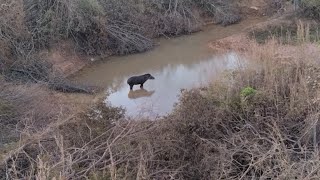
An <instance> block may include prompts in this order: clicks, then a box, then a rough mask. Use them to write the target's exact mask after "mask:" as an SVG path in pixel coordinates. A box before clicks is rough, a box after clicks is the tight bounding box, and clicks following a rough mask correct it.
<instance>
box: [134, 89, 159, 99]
mask: <svg viewBox="0 0 320 180" xmlns="http://www.w3.org/2000/svg"><path fill="white" fill-rule="evenodd" d="M154 92H155V91H154V90H153V91H148V90H146V89H143V88H141V89H137V90H130V91H129V93H128V98H129V99H138V98H142V97H150V96H152V94H153V93H154Z"/></svg>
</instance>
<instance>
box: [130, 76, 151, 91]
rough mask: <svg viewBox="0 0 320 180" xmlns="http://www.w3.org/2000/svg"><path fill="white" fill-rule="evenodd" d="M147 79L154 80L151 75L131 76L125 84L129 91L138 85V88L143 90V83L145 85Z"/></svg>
mask: <svg viewBox="0 0 320 180" xmlns="http://www.w3.org/2000/svg"><path fill="white" fill-rule="evenodd" d="M148 79H154V77H153V76H152V75H151V74H144V75H140V76H132V77H130V78H129V79H128V80H127V83H128V84H129V86H130V90H132V88H133V86H134V85H139V84H140V88H143V83H145V82H146V81H147V80H148Z"/></svg>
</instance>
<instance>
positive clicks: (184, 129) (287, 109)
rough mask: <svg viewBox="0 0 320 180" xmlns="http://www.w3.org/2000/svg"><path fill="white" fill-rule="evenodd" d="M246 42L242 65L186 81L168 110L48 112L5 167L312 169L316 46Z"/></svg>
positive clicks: (131, 173) (46, 171)
mask: <svg viewBox="0 0 320 180" xmlns="http://www.w3.org/2000/svg"><path fill="white" fill-rule="evenodd" d="M251 47H252V48H250V49H252V51H248V52H247V53H245V54H244V55H245V58H246V59H247V60H248V61H247V62H246V63H244V64H243V66H241V68H239V69H236V70H234V71H231V72H228V73H226V74H225V75H226V76H225V77H224V78H223V79H221V80H220V81H216V82H214V83H213V84H212V85H211V86H209V87H207V88H203V89H202V90H199V89H193V90H190V91H184V92H183V94H182V95H181V98H180V102H179V104H178V105H177V106H176V108H175V110H174V112H173V113H172V114H170V115H169V116H167V117H164V118H163V119H160V120H158V121H149V120H135V121H133V120H127V119H125V118H124V116H123V110H122V109H119V108H111V107H109V106H107V105H105V104H103V103H102V104H97V105H95V106H93V107H92V108H91V110H89V111H85V112H83V113H81V115H80V116H72V119H70V117H69V119H68V118H67V119H68V122H66V121H63V119H59V121H55V122H54V123H53V124H51V125H50V126H48V129H46V130H47V131H45V132H46V133H44V134H43V133H42V136H41V138H39V136H37V137H38V138H39V139H37V140H36V141H28V143H21V144H23V146H21V147H20V148H19V149H18V150H16V151H13V152H12V153H10V154H8V155H7V156H6V157H7V158H6V161H5V162H4V164H5V167H6V168H5V169H4V171H3V174H4V175H5V176H7V177H10V178H22V177H37V178H42V179H46V178H53V177H56V178H60V179H63V178H67V179H76V178H92V179H99V178H107V179H170V178H172V179H257V178H262V179H268V178H271V179H274V178H278V179H288V178H289V179H315V178H319V173H320V172H319V171H318V169H319V166H320V163H319V162H320V161H319V158H318V156H319V154H318V143H319V139H318V137H319V130H318V114H319V108H318V107H319V83H318V81H319V76H320V74H319V73H320V69H319V68H318V65H317V62H316V61H315V60H316V58H317V56H316V54H314V53H310V48H309V46H305V45H304V44H302V45H299V46H297V47H294V48H295V49H294V50H293V51H292V52H296V54H291V53H290V52H289V54H290V55H292V56H287V58H285V59H283V57H284V56H285V55H281V54H279V53H280V52H281V51H282V50H281V49H283V48H284V46H283V45H279V44H278V43H277V42H276V41H272V42H269V43H267V44H265V45H259V44H256V43H252V44H251ZM311 54H313V55H311ZM248 87H250V88H248ZM247 89H249V90H247ZM250 89H253V90H250ZM58 122H60V123H58ZM31 137H35V136H31Z"/></svg>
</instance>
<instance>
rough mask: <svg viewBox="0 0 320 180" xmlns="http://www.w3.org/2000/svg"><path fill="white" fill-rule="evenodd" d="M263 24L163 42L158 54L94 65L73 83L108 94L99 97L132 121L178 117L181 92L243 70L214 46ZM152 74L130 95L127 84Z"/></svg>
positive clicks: (232, 57)
mask: <svg viewBox="0 0 320 180" xmlns="http://www.w3.org/2000/svg"><path fill="white" fill-rule="evenodd" d="M259 22H262V19H259V18H257V19H248V20H244V21H242V22H241V23H239V24H235V25H232V26H227V27H222V26H217V25H209V26H207V27H206V28H204V30H203V31H201V32H198V33H194V34H192V35H186V36H180V37H177V38H172V39H165V38H161V39H158V40H157V41H158V43H159V46H157V47H156V48H155V49H153V50H151V51H148V52H145V53H140V54H133V55H128V56H115V57H111V58H108V59H106V60H105V61H99V62H96V63H93V65H90V66H88V67H86V68H84V69H82V70H81V71H79V72H78V73H76V74H74V75H73V78H72V79H73V80H74V81H77V82H80V83H86V84H89V85H95V86H99V87H101V88H103V89H104V92H103V93H102V94H99V96H100V97H101V96H102V97H103V98H104V99H105V101H106V102H107V103H109V104H111V105H112V106H122V107H124V108H126V110H127V115H128V116H131V117H141V116H147V117H150V116H151V117H156V116H161V115H165V114H167V113H169V112H170V111H172V108H173V107H174V104H175V103H176V102H177V101H178V98H179V94H180V93H181V89H190V88H194V87H199V86H202V85H206V84H207V83H208V82H210V81H211V80H212V79H214V77H216V76H217V75H219V74H220V73H221V72H223V71H224V70H227V69H232V68H235V67H237V66H238V63H239V58H238V56H237V54H236V53H233V52H229V53H226V54H223V55H216V54H214V53H213V51H212V50H210V48H209V47H208V43H209V42H211V41H214V40H217V39H221V38H224V37H227V36H230V35H233V34H236V33H239V32H241V31H243V30H244V29H246V28H248V27H249V26H251V25H254V24H257V23H259ZM144 73H150V74H152V75H153V76H154V77H155V80H148V81H147V82H146V83H145V84H144V89H140V87H139V86H138V85H137V86H134V88H133V91H130V90H129V86H128V84H127V83H126V81H127V79H128V78H129V77H130V76H133V75H141V74H144Z"/></svg>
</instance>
